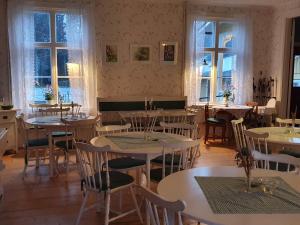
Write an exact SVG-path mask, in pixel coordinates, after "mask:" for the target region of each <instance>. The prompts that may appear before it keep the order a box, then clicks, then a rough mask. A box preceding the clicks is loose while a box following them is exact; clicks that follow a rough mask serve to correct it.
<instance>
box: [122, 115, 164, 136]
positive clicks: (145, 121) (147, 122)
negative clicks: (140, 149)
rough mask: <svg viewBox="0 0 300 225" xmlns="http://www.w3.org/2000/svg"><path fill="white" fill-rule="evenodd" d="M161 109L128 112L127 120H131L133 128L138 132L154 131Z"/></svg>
mask: <svg viewBox="0 0 300 225" xmlns="http://www.w3.org/2000/svg"><path fill="white" fill-rule="evenodd" d="M159 113H160V111H158V110H155V111H147V112H146V111H145V112H133V113H128V114H127V116H126V117H127V118H125V120H126V121H127V122H130V124H131V130H132V131H136V132H143V131H146V132H152V131H153V129H154V127H155V124H156V120H157V117H158V116H159Z"/></svg>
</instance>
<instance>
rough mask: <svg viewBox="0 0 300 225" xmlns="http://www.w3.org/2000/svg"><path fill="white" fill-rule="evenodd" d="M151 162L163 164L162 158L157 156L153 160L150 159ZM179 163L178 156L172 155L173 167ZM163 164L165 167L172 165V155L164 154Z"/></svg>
mask: <svg viewBox="0 0 300 225" xmlns="http://www.w3.org/2000/svg"><path fill="white" fill-rule="evenodd" d="M151 162H153V163H158V164H163V156H162V155H161V156H158V157H156V158H155V159H152V160H151ZM179 162H180V155H176V154H175V155H174V157H173V165H179ZM165 164H166V165H172V154H166V155H165Z"/></svg>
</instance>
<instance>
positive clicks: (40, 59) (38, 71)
mask: <svg viewBox="0 0 300 225" xmlns="http://www.w3.org/2000/svg"><path fill="white" fill-rule="evenodd" d="M50 59H51V50H50V48H36V49H35V50H34V76H36V77H51V62H50Z"/></svg>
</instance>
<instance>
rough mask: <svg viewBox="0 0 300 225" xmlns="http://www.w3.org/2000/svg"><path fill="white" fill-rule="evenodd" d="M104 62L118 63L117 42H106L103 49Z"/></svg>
mask: <svg viewBox="0 0 300 225" xmlns="http://www.w3.org/2000/svg"><path fill="white" fill-rule="evenodd" d="M104 61H105V63H109V64H110V63H111V64H114V63H118V62H119V49H118V45H117V44H106V45H105V49H104Z"/></svg>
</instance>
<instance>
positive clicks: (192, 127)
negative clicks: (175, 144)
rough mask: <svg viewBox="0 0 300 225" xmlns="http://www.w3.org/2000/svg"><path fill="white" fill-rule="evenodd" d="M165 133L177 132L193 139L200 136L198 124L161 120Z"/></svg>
mask: <svg viewBox="0 0 300 225" xmlns="http://www.w3.org/2000/svg"><path fill="white" fill-rule="evenodd" d="M159 124H160V126H161V127H162V128H163V132H164V133H170V134H177V135H182V136H185V137H189V138H192V139H193V140H195V139H197V137H198V129H197V127H198V126H197V124H187V123H184V122H177V123H166V122H160V123H159Z"/></svg>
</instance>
